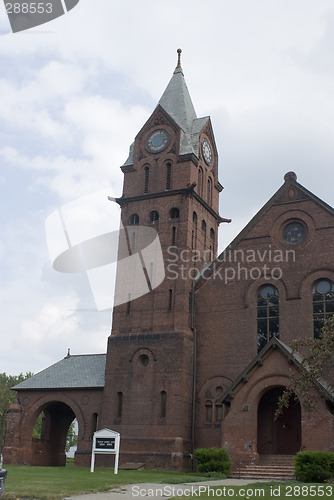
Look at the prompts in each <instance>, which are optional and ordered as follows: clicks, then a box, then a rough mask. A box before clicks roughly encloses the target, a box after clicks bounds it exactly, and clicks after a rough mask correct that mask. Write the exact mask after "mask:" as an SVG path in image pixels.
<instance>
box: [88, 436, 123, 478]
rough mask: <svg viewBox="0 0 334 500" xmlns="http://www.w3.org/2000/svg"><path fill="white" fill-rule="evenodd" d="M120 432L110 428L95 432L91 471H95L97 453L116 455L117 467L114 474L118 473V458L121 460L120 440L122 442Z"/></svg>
mask: <svg viewBox="0 0 334 500" xmlns="http://www.w3.org/2000/svg"><path fill="white" fill-rule="evenodd" d="M120 437H121V436H120V434H119V432H116V431H112V430H110V429H101V430H100V431H96V432H94V436H93V447H92V459H91V467H90V471H91V472H94V465H95V455H96V454H101V455H115V468H114V474H118V460H119V442H120Z"/></svg>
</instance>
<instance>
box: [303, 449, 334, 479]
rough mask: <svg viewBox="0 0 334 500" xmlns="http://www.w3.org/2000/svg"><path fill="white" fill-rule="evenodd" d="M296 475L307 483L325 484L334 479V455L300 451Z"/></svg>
mask: <svg viewBox="0 0 334 500" xmlns="http://www.w3.org/2000/svg"><path fill="white" fill-rule="evenodd" d="M295 475H296V477H297V478H298V479H301V480H303V481H305V482H306V483H312V482H314V483H323V482H324V481H327V480H328V479H330V478H332V477H334V453H331V452H329V451H300V452H299V453H297V455H296V458H295Z"/></svg>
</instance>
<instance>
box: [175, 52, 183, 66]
mask: <svg viewBox="0 0 334 500" xmlns="http://www.w3.org/2000/svg"><path fill="white" fill-rule="evenodd" d="M181 54H182V49H177V66H176V67H177V68H181Z"/></svg>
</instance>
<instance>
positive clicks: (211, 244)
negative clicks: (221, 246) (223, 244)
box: [210, 228, 215, 260]
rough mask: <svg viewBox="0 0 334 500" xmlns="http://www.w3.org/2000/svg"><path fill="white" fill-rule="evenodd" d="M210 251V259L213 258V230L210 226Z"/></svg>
mask: <svg viewBox="0 0 334 500" xmlns="http://www.w3.org/2000/svg"><path fill="white" fill-rule="evenodd" d="M210 252H211V260H213V259H214V256H215V231H214V229H212V228H211V229H210Z"/></svg>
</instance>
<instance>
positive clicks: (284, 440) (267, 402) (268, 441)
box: [257, 387, 301, 455]
mask: <svg viewBox="0 0 334 500" xmlns="http://www.w3.org/2000/svg"><path fill="white" fill-rule="evenodd" d="M283 391H284V387H275V388H273V389H270V390H269V391H267V392H266V393H265V394H264V395H263V396H262V398H261V400H260V402H259V406H258V411H257V451H258V453H259V454H275V455H294V454H295V453H297V452H298V451H299V450H300V448H301V407H300V403H299V401H297V400H296V399H295V398H294V396H292V397H290V400H289V405H288V407H287V408H284V409H283V411H282V413H281V414H280V415H279V417H278V418H277V419H275V411H276V408H277V401H278V398H279V397H280V396H281V395H282V394H283Z"/></svg>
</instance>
